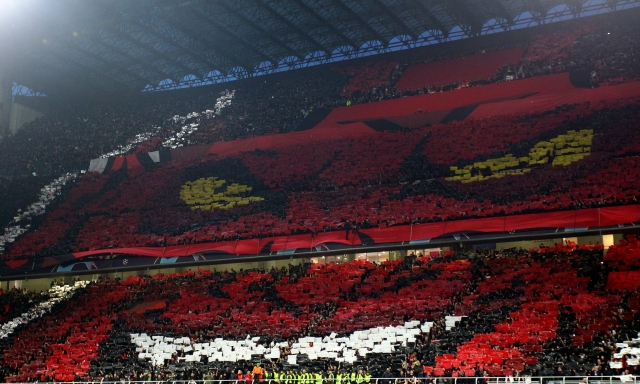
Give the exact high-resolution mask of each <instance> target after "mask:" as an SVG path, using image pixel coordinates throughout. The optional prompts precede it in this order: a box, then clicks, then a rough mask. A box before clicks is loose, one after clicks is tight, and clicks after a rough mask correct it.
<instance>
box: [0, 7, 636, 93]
mask: <svg viewBox="0 0 640 384" xmlns="http://www.w3.org/2000/svg"><path fill="white" fill-rule="evenodd" d="M639 3H640V0H191V1H180V0H135V1H131V0H100V1H94V0H65V1H57V0H20V1H18V0H13V1H12V0H5V1H4V2H1V1H0V8H3V7H4V9H0V11H1V12H0V37H2V39H0V49H2V51H1V52H2V53H1V54H0V60H2V59H3V58H4V59H5V61H6V62H7V66H8V67H9V71H10V72H9V73H10V76H11V77H12V79H11V80H13V81H15V82H17V83H19V84H23V85H25V86H28V87H30V88H32V89H34V90H35V91H39V92H43V93H46V94H49V95H53V94H56V93H63V92H65V90H66V92H74V93H75V92H79V91H84V92H101V93H116V92H122V91H128V92H131V91H135V92H139V91H141V90H145V89H146V90H158V89H171V88H181V87H189V86H194V85H203V84H211V83H215V82H222V81H227V80H233V79H236V78H242V77H247V76H252V75H256V74H266V73H272V72H278V71H282V70H287V69H292V68H300V67H305V66H310V65H317V64H322V63H326V62H332V61H339V60H344V59H349V58H354V57H362V56H366V55H370V54H377V53H382V52H388V51H390V50H397V49H404V48H411V47H416V46H423V45H429V44H433V43H438V42H444V41H449V40H455V39H460V38H464V37H470V36H478V35H481V34H487V33H493V32H500V31H503V30H509V29H517V28H523V27H528V26H532V25H538V24H541V23H548V22H553V21H558V20H562V19H567V18H574V17H580V16H585V15H590V14H596V13H602V12H608V11H611V10H616V9H624V8H629V7H634V6H636V5H638V4H639Z"/></svg>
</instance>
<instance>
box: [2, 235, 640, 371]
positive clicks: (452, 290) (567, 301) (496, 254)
mask: <svg viewBox="0 0 640 384" xmlns="http://www.w3.org/2000/svg"><path fill="white" fill-rule="evenodd" d="M629 240H631V239H629ZM602 260H603V258H602V247H601V246H581V247H578V246H576V245H575V244H572V243H568V244H567V245H557V246H556V247H555V248H541V249H532V250H530V251H525V250H507V251H488V250H485V251H478V252H477V253H466V254H458V255H454V254H453V252H448V253H447V254H446V256H445V255H442V256H431V255H430V256H419V257H416V256H415V255H410V256H408V257H406V258H404V259H401V260H394V261H388V262H384V263H381V264H373V263H370V262H368V261H354V262H349V263H343V264H334V263H332V264H326V265H324V264H311V265H309V264H306V265H299V266H289V268H282V269H271V270H270V271H266V270H245V271H242V270H241V271H231V272H228V271H225V272H211V271H208V270H198V271H195V272H194V271H187V272H184V273H181V274H171V275H154V276H151V277H140V276H135V277H130V278H128V279H126V280H121V281H118V280H116V281H114V280H104V281H102V282H98V283H95V284H93V285H91V286H89V287H87V288H81V289H79V290H77V292H75V293H74V296H73V298H72V299H69V300H66V301H64V302H61V303H60V304H58V305H56V306H55V307H54V308H53V309H52V311H51V313H50V314H46V315H44V316H43V317H42V318H41V319H37V320H34V321H31V322H28V323H27V324H23V325H22V326H21V327H19V328H17V329H16V334H15V335H13V336H11V337H10V338H7V339H2V341H1V342H0V343H1V344H2V350H3V356H4V360H3V363H2V366H3V374H4V375H5V380H6V381H7V382H29V381H34V380H40V381H51V380H53V379H55V380H57V381H74V380H75V381H77V380H83V379H85V380H96V379H100V378H104V379H105V380H111V379H113V380H120V379H122V378H131V380H132V381H134V380H161V381H162V380H188V379H194V380H200V379H203V378H204V379H207V377H209V376H205V375H208V374H213V375H215V376H214V377H215V378H216V379H217V380H225V379H228V378H229V379H231V380H234V376H233V375H235V374H236V372H237V370H238V369H240V370H243V371H245V372H246V371H247V370H250V369H251V367H252V366H253V365H254V364H255V363H256V362H262V367H263V369H264V370H265V371H266V376H263V378H262V379H263V381H265V382H269V381H271V382H277V381H278V380H277V379H276V378H280V379H283V376H276V377H274V376H273V375H274V374H278V375H286V374H289V375H292V376H290V378H291V379H295V380H301V379H305V380H306V376H296V375H306V374H308V373H311V374H313V375H314V376H313V378H314V380H315V378H316V376H315V374H318V375H322V377H323V378H324V379H328V378H329V377H331V376H330V375H334V377H335V375H337V374H342V375H345V374H346V375H351V374H352V373H353V374H354V375H355V376H357V375H358V373H359V374H360V375H362V377H361V379H362V380H364V379H365V378H366V377H374V378H375V377H385V376H383V373H384V372H385V370H386V368H387V367H389V368H390V369H391V372H393V373H392V375H393V376H392V377H407V378H416V379H418V380H430V378H431V377H442V376H444V377H458V378H460V377H465V376H469V377H478V376H480V377H482V375H488V376H513V377H524V376H531V377H532V379H533V380H536V376H541V375H545V376H553V375H570V376H581V375H591V376H607V375H619V374H620V373H621V372H622V371H623V370H622V369H620V368H613V366H616V364H615V363H617V362H619V361H621V359H620V358H619V357H614V356H613V352H614V349H615V345H616V343H617V342H621V341H622V340H626V339H627V338H628V337H635V333H634V332H637V330H635V329H634V328H635V326H634V324H635V321H637V319H636V317H637V313H636V312H635V310H636V309H637V308H638V298H637V293H636V291H635V290H634V291H633V292H620V293H616V292H615V291H609V290H607V289H605V283H606V282H607V276H609V280H610V279H611V276H610V275H609V271H611V269H610V266H609V262H607V263H606V264H603V263H602ZM336 281H339V283H335V282H336ZM97 297H99V298H100V299H99V300H96V298H97ZM391 327H393V328H391ZM360 335H362V337H360ZM241 340H242V341H241ZM384 340H386V341H384ZM340 344H343V346H342V348H340V350H341V351H342V352H337V353H336V352H332V351H334V349H333V348H334V346H338V345H340ZM385 345H388V347H385ZM17 351H22V353H17ZM350 351H351V352H350ZM25 352H26V353H25ZM231 355H233V356H232V357H231ZM289 356H295V358H293V359H292V358H291V357H289ZM89 360H90V361H89ZM294 360H295V361H296V363H295V365H294V364H293V363H292V362H293V361H294ZM622 360H624V359H622ZM610 362H612V363H613V364H610ZM338 363H339V364H338ZM159 367H162V369H158V368H159ZM636 367H637V366H634V365H628V366H626V367H625V368H626V369H630V370H632V371H634V370H635V368H636ZM263 374H264V373H263ZM270 375H271V376H270ZM354 379H355V377H354ZM349 380H350V379H349Z"/></svg>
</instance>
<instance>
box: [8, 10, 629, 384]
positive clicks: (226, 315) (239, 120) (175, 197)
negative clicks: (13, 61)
mask: <svg viewBox="0 0 640 384" xmlns="http://www.w3.org/2000/svg"><path fill="white" fill-rule="evenodd" d="M337 3H338V4H341V3H340V2H337ZM212 4H213V3H212ZM305 4H306V2H297V3H296V6H297V7H300V6H305ZM377 4H379V5H382V6H384V5H383V3H381V2H378V3H377ZM585 4H586V3H585ZM590 4H591V3H590ZM621 4H622V3H621ZM155 5H156V4H154V7H155ZM198 5H199V4H198ZM256 5H258V6H262V5H264V4H261V3H260V2H256ZM191 6H192V4H191V2H188V3H184V4H181V5H180V7H179V8H182V7H186V8H184V9H188V10H189V12H192V11H193V12H192V13H193V15H192V17H197V18H200V19H203V20H204V19H207V20H209V19H208V16H204V14H203V13H200V12H199V11H197V10H194V9H191V8H189V7H191ZM216 6H217V5H216ZM226 7H231V5H226ZM345 7H346V8H347V11H348V10H349V9H350V8H349V7H348V6H346V5H345ZM585 8H587V7H586V6H585ZM154 9H155V11H153V15H154V17H157V18H158V19H162V18H163V16H162V13H160V11H159V10H158V8H154ZM264 9H266V10H268V6H267V8H264ZM567 9H569V8H568V7H567ZM175 12H176V14H177V13H178V12H180V9H178V8H176V9H175ZM278 12H279V11H278V10H276V9H275V6H274V8H273V9H271V12H270V13H275V14H276V15H277V14H279V13H278ZM350 13H353V15H354V16H357V13H356V12H355V11H354V10H353V9H352V10H351V12H350ZM312 15H315V17H316V18H319V19H322V16H321V15H319V14H317V13H313V14H312ZM638 15H639V14H638V13H636V16H635V19H636V20H637V19H638V18H639V17H638ZM118 16H126V15H121V14H118ZM433 17H435V16H433ZM129 18H131V19H135V17H129V16H126V17H123V19H129ZM280 18H281V19H282V18H284V20H287V18H286V17H284V16H282V17H280ZM203 20H200V21H203ZM204 21H205V22H211V20H209V21H206V20H204ZM281 21H282V20H281ZM123 23H124V22H123ZM140 23H141V25H142V22H140ZM167 23H168V22H167ZM363 23H364V24H366V22H365V21H363ZM291 24H292V26H295V24H293V23H291ZM498 24H499V23H496V26H498ZM105 25H107V23H106V22H105ZM124 25H125V24H123V26H124ZM167 26H169V24H167ZM187 27H188V28H191V27H193V28H194V30H195V29H196V28H197V25H194V26H185V28H187ZM542 27H544V26H542ZM145 28H146V27H145ZM149 28H151V27H149ZM254 28H255V27H254ZM333 28H334V27H332V29H333ZM335 28H337V27H335ZM370 28H371V27H370ZM639 28H640V23H637V22H635V23H634V22H627V23H624V24H617V23H615V22H612V21H609V22H606V23H602V24H594V23H589V22H581V21H580V20H579V21H577V22H575V23H574V24H572V25H569V26H566V27H558V28H556V29H553V28H548V29H544V30H545V32H544V33H532V34H531V35H523V36H528V37H527V38H526V39H523V41H519V42H515V43H514V42H511V43H509V44H505V45H500V44H499V43H497V44H494V45H492V46H490V47H474V48H473V49H472V50H470V51H469V52H464V53H461V52H460V51H456V52H453V53H451V52H449V53H448V54H444V55H443V56H439V57H434V55H431V54H425V55H422V56H421V54H415V55H413V56H411V57H410V56H409V55H407V56H406V59H405V60H403V59H402V57H403V56H401V55H393V56H392V55H389V56H386V57H383V58H360V59H359V61H347V62H346V63H335V64H333V65H330V66H325V65H322V66H318V67H315V68H305V69H301V70H299V71H292V72H290V73H275V74H272V75H269V76H261V77H257V76H256V77H254V78H247V79H243V80H238V81H236V82H233V83H227V84H224V86H221V85H217V86H211V87H207V88H202V90H199V91H194V92H191V91H190V90H184V92H182V91H177V92H176V93H171V92H167V93H166V94H164V95H162V94H150V93H147V94H145V95H144V96H145V97H140V98H136V99H131V100H120V102H118V103H117V104H111V105H109V104H105V105H100V106H99V107H96V106H94V105H91V104H92V103H91V102H87V103H86V104H84V105H83V104H77V105H74V106H73V107H71V106H65V107H61V106H60V105H55V104H52V105H50V106H49V107H52V108H51V110H52V111H55V112H52V113H49V114H48V115H47V116H46V117H43V118H39V119H37V120H35V121H33V122H31V123H30V124H28V125H27V126H26V127H25V128H24V129H22V130H20V131H18V132H17V134H16V135H14V136H12V137H9V138H5V139H3V140H2V141H0V177H2V179H1V182H0V223H10V224H9V225H8V226H7V228H6V229H5V234H4V235H3V236H2V237H0V274H2V276H0V278H2V279H0V280H6V279H9V278H11V279H13V278H15V279H22V278H23V277H17V276H19V275H18V273H22V272H26V271H31V272H33V271H36V270H37V271H38V272H34V273H47V274H48V273H57V272H63V273H68V274H69V275H68V276H65V281H66V282H67V283H71V284H69V285H64V284H62V282H60V283H57V282H55V281H54V282H53V283H52V284H51V287H50V289H49V290H48V291H46V292H35V291H28V290H21V289H17V288H14V289H9V290H6V292H3V291H2V290H0V381H1V382H7V383H29V382H47V383H49V382H74V383H75V382H91V383H98V382H100V383H102V382H105V381H106V382H107V383H116V382H119V383H123V384H124V383H127V382H128V383H131V382H154V383H170V382H171V383H178V382H188V384H196V382H197V381H202V382H203V384H227V383H228V384H250V383H253V384H323V382H324V383H325V384H326V383H328V384H334V383H335V384H458V382H459V384H513V383H520V384H554V383H555V384H558V383H559V382H560V381H562V384H578V383H582V384H588V383H589V382H591V383H597V384H600V383H603V382H609V383H610V384H616V383H623V382H634V383H635V381H636V377H635V376H637V375H639V374H640V368H638V367H640V361H639V360H638V354H640V348H635V347H636V346H640V333H639V329H638V322H639V321H640V294H639V290H638V288H639V287H640V243H638V239H637V237H636V235H635V234H631V233H630V232H632V231H635V228H631V227H635V226H636V224H637V222H639V221H640V204H637V203H638V199H639V198H640V181H639V180H640V160H639V158H638V154H639V153H640V130H638V121H640V79H639V77H640V72H639V71H640V69H639V68H640V66H638V52H639V50H638V49H639V47H640V40H638V39H639V38H640V33H639V32H640V30H639ZM222 29H224V27H223V28H222ZM151 30H153V29H151ZM336 31H338V32H339V29H336ZM83 33H84V32H83ZM122 33H125V32H122ZM229 33H231V32H229ZM340 33H341V32H340ZM203 36H204V35H203ZM74 38H75V36H74ZM200 38H202V39H204V40H205V41H206V40H207V37H206V36H205V37H202V36H201V37H200ZM272 39H275V40H276V41H278V40H277V39H276V38H273V37H272ZM345 39H349V38H348V37H346V38H345ZM134 40H135V39H134ZM308 40H310V41H313V39H312V38H308ZM525 40H526V41H525ZM168 41H172V40H171V39H169V40H168ZM316 43H317V44H320V43H319V42H316ZM38 44H40V43H38ZM43 44H46V41H43ZM144 44H145V45H146V43H144ZM185 44H186V43H185ZM245 44H246V45H247V47H250V45H251V44H250V43H245ZM282 45H283V47H288V48H287V49H288V50H292V48H291V47H290V46H289V45H288V44H284V43H282ZM320 45H322V44H320ZM176 46H177V45H176ZM244 48H246V47H244V46H243V48H242V49H244ZM145 49H147V50H148V52H157V51H155V48H153V47H146V48H145ZM152 49H153V51H152ZM191 49H192V48H186V47H185V48H184V50H185V52H186V53H189V52H190V51H191ZM217 49H220V51H225V49H226V48H224V47H219V48H217ZM256 52H260V51H257V50H256ZM425 52H429V51H427V50H425ZM95 55H96V56H97V57H100V56H99V55H97V54H95ZM164 55H165V53H162V56H164ZM171 55H173V53H171ZM192 55H193V56H194V57H195V55H194V54H192ZM198 55H200V53H198ZM203 55H204V57H205V58H207V60H208V57H207V55H206V53H203ZM61 56H62V55H61ZM231 56H233V55H231ZM169 59H170V57H169V54H167V60H169ZM60 60H62V59H60ZM103 60H104V59H103ZM62 62H63V61H61V63H62ZM176 62H177V63H180V61H176ZM354 62H355V64H354ZM132 63H133V61H132ZM284 63H285V65H286V61H284ZM104 64H109V62H108V61H105V63H104ZM267 67H268V66H265V67H261V68H263V69H264V68H267ZM150 68H152V69H153V68H155V67H154V66H150ZM272 70H275V69H273V68H272ZM236 76H238V75H237V74H236ZM134 77H135V75H134ZM169 80H170V79H169ZM163 81H166V80H163ZM159 87H160V86H159ZM44 103H46V101H45V102H44ZM36 104H37V103H36ZM87 167H89V168H88V170H87ZM54 177H56V179H55V180H54V181H53V182H52V181H51V180H52V179H53V178H54ZM627 224H628V226H626V225H627ZM607 227H609V230H611V231H616V232H622V231H624V232H625V237H624V239H622V240H621V241H619V243H618V244H617V245H613V246H611V247H605V246H604V245H601V244H599V243H598V244H595V245H593V244H581V245H578V244H576V243H575V242H574V241H572V240H570V239H568V238H567V239H563V240H562V242H561V243H556V244H554V245H553V246H546V247H545V246H543V245H540V247H532V248H529V249H522V248H510V249H499V250H498V249H493V250H490V249H488V248H486V249H482V247H478V248H477V249H476V250H474V251H471V250H470V249H469V248H465V245H468V244H462V243H461V240H460V238H461V235H464V236H466V235H467V233H471V232H473V233H474V234H476V233H478V234H486V235H487V237H489V234H491V235H493V234H502V235H504V234H505V233H509V235H512V234H513V233H514V232H516V231H518V230H532V231H535V230H540V229H545V230H547V229H549V231H552V230H555V231H556V232H557V233H558V234H557V236H569V235H574V234H575V233H576V232H578V233H579V232H580V231H587V230H593V229H594V228H597V229H600V230H601V229H603V228H605V229H606V228H607ZM564 229H566V232H563V231H564ZM541 232H542V231H541ZM445 235H446V236H448V237H449V238H451V239H453V240H450V242H451V244H454V243H455V247H451V248H452V249H456V251H453V250H441V251H437V250H436V251H433V250H432V251H431V252H427V254H426V255H422V254H418V255H416V254H410V255H408V256H406V257H403V258H401V259H396V260H388V261H385V262H375V263H373V262H371V261H368V260H360V259H358V257H355V259H356V260H354V261H349V262H338V263H335V262H328V263H324V262H321V263H315V264H314V263H311V262H302V263H301V264H299V265H289V266H288V267H282V268H280V269H278V268H271V269H270V270H269V269H264V268H252V269H240V270H237V271H236V270H233V269H231V270H225V271H216V270H214V269H213V268H212V267H211V266H209V265H207V266H206V268H210V269H194V270H191V269H188V267H187V266H186V265H205V263H212V262H227V261H228V260H230V259H232V260H245V259H248V258H249V256H250V257H251V258H252V260H259V259H260V260H261V259H266V258H267V257H268V258H269V259H268V260H269V261H274V260H275V258H278V259H281V260H284V259H285V258H287V259H288V258H290V260H293V259H294V257H300V256H301V254H303V253H305V256H308V254H306V253H307V252H315V254H317V255H318V258H321V257H323V256H320V255H323V254H325V253H324V251H330V252H331V253H326V254H327V257H331V256H330V255H332V254H336V255H337V254H338V252H341V253H342V254H344V253H346V252H352V251H353V249H354V248H355V247H362V249H365V251H368V250H371V249H375V248H368V247H371V246H377V247H382V246H383V245H385V244H387V245H388V244H394V247H397V248H400V247H402V248H403V249H406V248H407V247H413V246H415V247H422V246H424V247H426V246H427V245H426V244H428V246H435V245H433V243H432V242H431V241H432V240H436V242H437V241H439V240H440V239H439V238H440V237H441V236H445ZM529 235H530V234H529ZM600 235H602V233H600ZM534 236H539V235H537V234H534ZM612 237H613V235H612ZM513 238H515V236H514V237H513ZM536 238H537V237H536ZM462 241H463V242H464V240H462ZM490 241H493V240H490ZM328 244H331V245H332V246H333V247H334V248H331V249H330V248H329V246H328ZM536 244H537V243H536ZM350 247H351V248H350ZM397 248H396V249H397ZM380 249H382V248H380ZM412 249H413V248H412ZM298 251H299V252H300V253H299V254H298V255H296V253H297V252H298ZM218 256H219V257H220V259H216V257H218ZM257 256H260V257H257ZM354 256H355V255H354ZM187 257H189V258H190V259H189V260H187V261H185V264H182V265H179V264H180V263H179V262H176V261H177V260H178V259H180V258H182V259H185V258H187ZM208 257H210V258H208ZM227 257H228V258H227ZM253 257H255V259H254V258H253ZM143 258H147V259H149V260H153V261H151V262H149V263H147V264H145V267H148V265H152V267H151V268H155V267H156V265H155V264H157V267H160V268H166V267H169V266H171V268H174V270H176V271H180V272H175V273H169V274H154V275H147V273H148V272H143V271H142V268H141V267H140V265H142V264H140V265H137V266H136V265H135V263H136V262H137V261H140V260H141V259H143ZM207 258H208V259H207ZM336 258H338V256H336ZM107 259H109V260H111V259H113V260H118V261H120V260H122V264H121V266H122V267H123V269H124V268H127V269H131V270H134V272H132V273H131V274H129V275H127V276H129V277H127V278H119V277H114V278H107V277H105V276H106V273H102V272H103V271H100V270H99V268H97V267H96V264H94V263H93V262H94V261H95V263H97V262H98V261H103V260H107ZM314 259H315V260H317V259H316V258H315V257H314ZM314 259H308V260H307V261H309V260H314ZM338 259H339V258H338ZM78 260H81V261H82V262H78V263H76V261H78ZM180 262H182V261H180ZM201 262H202V264H199V263H201ZM128 263H130V264H128ZM152 263H155V264H152ZM172 263H175V265H172ZM196 263H198V264H196ZM80 264H82V265H81V267H82V269H81V273H84V274H86V275H87V276H88V275H89V274H94V273H95V274H94V275H93V276H92V278H91V279H92V281H91V282H88V281H83V280H82V281H75V280H74V281H72V280H73V279H72V278H71V275H72V274H73V273H74V272H77V271H78V270H74V269H73V268H74V267H75V266H77V265H80ZM274 264H275V262H274ZM29 268H30V270H29ZM93 269H95V270H93ZM8 270H14V274H13V275H11V277H7V276H5V275H4V273H5V271H8ZM79 270H80V269H79ZM99 274H100V275H99ZM134 275H135V276H134ZM25 276H29V275H28V274H25ZM98 276H99V277H98ZM116 276H117V275H116ZM87 279H88V277H87ZM12 284H13V282H12ZM6 286H7V287H8V286H9V283H8V282H7V285H6ZM15 286H19V284H18V282H16V283H15ZM554 377H556V378H554ZM578 378H580V379H578ZM582 378H584V379H582Z"/></svg>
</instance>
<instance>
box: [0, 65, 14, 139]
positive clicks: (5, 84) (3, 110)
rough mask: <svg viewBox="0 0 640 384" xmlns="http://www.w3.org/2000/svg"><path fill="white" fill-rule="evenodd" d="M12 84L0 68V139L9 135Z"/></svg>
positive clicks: (0, 67)
mask: <svg viewBox="0 0 640 384" xmlns="http://www.w3.org/2000/svg"><path fill="white" fill-rule="evenodd" d="M12 84H13V83H12V82H11V80H9V77H8V76H7V73H6V72H5V71H4V70H3V68H2V66H0V137H7V136H8V135H9V124H10V121H11V105H12V104H13V98H12V96H11V91H12Z"/></svg>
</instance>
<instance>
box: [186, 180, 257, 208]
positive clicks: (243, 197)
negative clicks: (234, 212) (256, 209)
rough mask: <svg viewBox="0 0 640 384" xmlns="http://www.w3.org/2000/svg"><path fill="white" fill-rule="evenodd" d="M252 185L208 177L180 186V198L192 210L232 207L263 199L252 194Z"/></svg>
mask: <svg viewBox="0 0 640 384" xmlns="http://www.w3.org/2000/svg"><path fill="white" fill-rule="evenodd" d="M252 189H253V188H252V187H249V186H247V185H244V184H237V183H232V184H227V181H226V180H221V179H218V178H217V177H208V178H202V179H198V180H196V181H188V182H186V183H185V184H184V185H183V186H182V188H180V198H181V199H182V201H184V202H185V203H186V204H187V205H190V206H191V209H192V210H196V209H203V210H205V211H211V210H215V209H224V210H227V209H231V208H233V207H235V206H237V205H249V204H251V203H254V202H257V201H262V200H264V198H262V197H260V196H251V191H252Z"/></svg>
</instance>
